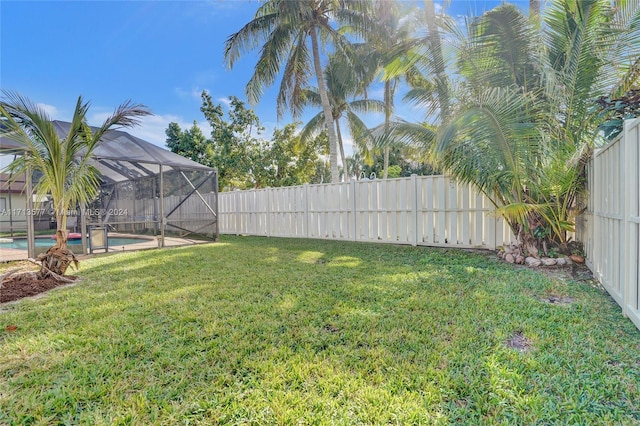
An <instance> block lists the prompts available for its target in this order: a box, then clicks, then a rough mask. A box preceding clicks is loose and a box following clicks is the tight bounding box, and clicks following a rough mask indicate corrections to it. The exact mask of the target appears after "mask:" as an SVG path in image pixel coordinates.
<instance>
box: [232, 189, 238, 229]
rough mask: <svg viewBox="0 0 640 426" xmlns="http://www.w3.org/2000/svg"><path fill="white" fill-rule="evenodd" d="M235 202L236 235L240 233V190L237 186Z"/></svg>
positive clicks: (234, 191)
mask: <svg viewBox="0 0 640 426" xmlns="http://www.w3.org/2000/svg"><path fill="white" fill-rule="evenodd" d="M233 204H235V206H236V208H235V214H234V215H233V216H234V217H235V221H234V222H235V223H236V224H235V228H236V235H240V223H239V221H240V191H239V190H238V189H237V188H236V189H234V190H233Z"/></svg>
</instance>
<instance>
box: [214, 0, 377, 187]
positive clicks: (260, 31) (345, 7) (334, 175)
mask: <svg viewBox="0 0 640 426" xmlns="http://www.w3.org/2000/svg"><path fill="white" fill-rule="evenodd" d="M365 6H366V2H362V1H345V0H299V1H290V0H267V1H266V2H265V3H264V4H263V5H262V6H261V7H260V8H259V9H258V11H257V12H256V16H255V18H254V19H253V20H252V21H251V22H249V23H248V24H246V25H245V26H244V27H242V28H241V29H240V31H238V32H237V33H235V34H232V35H231V36H230V37H229V38H228V39H227V41H226V45H225V53H224V57H225V60H226V61H227V63H228V65H229V66H230V67H233V65H234V64H235V62H236V61H237V60H238V58H239V57H240V55H241V54H242V53H244V52H246V51H251V50H254V49H255V48H256V47H257V46H259V45H261V44H262V47H261V49H260V57H259V59H258V62H257V64H256V66H255V71H254V74H253V76H252V77H251V79H250V80H249V82H248V83H247V86H246V93H247V97H248V99H249V102H251V103H253V104H255V103H257V102H258V101H259V99H260V97H261V96H262V92H263V89H264V87H266V86H270V85H271V84H273V83H274V81H275V80H276V78H277V77H278V75H279V73H280V70H281V68H282V66H283V65H284V70H283V75H282V81H281V84H280V89H279V93H278V97H277V112H278V116H279V117H280V116H282V114H283V112H284V109H285V108H289V109H290V110H291V112H292V114H293V116H294V117H297V116H298V115H299V113H300V112H301V108H302V102H303V98H302V96H301V95H302V93H303V89H304V88H305V87H307V86H308V84H307V83H308V81H309V77H310V75H311V74H312V68H313V73H314V74H315V78H316V81H317V84H318V94H319V95H320V100H321V105H322V110H323V113H324V121H325V126H326V129H327V132H328V135H329V163H330V166H331V181H332V182H338V179H339V173H338V140H337V136H336V132H335V129H334V128H333V125H332V122H331V117H332V114H331V103H330V100H329V96H328V94H327V88H326V86H325V82H324V79H323V78H322V63H321V59H320V40H329V41H330V42H331V43H332V45H333V47H334V49H336V50H337V51H344V50H345V49H347V47H348V42H347V40H346V38H345V37H344V36H343V35H342V34H341V33H340V32H338V31H337V30H336V29H334V28H333V27H332V20H336V21H338V22H343V23H346V24H349V26H350V28H351V29H352V30H353V31H355V32H360V31H362V26H361V25H362V23H361V22H359V21H358V17H359V16H361V14H360V13H354V10H357V9H363V8H364V7H365ZM308 40H310V41H311V52H310V51H309V46H308V45H307V41H308Z"/></svg>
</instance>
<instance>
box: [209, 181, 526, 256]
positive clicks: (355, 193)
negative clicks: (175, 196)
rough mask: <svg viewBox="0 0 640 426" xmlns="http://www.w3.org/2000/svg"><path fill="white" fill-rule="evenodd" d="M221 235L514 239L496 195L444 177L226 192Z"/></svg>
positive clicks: (417, 241) (456, 241)
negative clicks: (495, 209) (501, 215)
mask: <svg viewBox="0 0 640 426" xmlns="http://www.w3.org/2000/svg"><path fill="white" fill-rule="evenodd" d="M218 197H219V198H218V201H219V205H218V208H219V224H220V233H221V234H242V235H262V236H270V237H293V238H322V239H332V240H345V241H368V242H381V243H393V244H411V245H425V246H439V247H459V248H487V249H495V248H496V247H498V246H502V245H505V244H508V243H510V242H512V241H515V237H514V236H513V235H512V233H511V231H510V229H509V227H508V226H507V225H506V223H505V222H504V221H503V220H502V219H501V218H498V217H496V216H495V215H493V214H491V213H490V212H492V211H493V205H492V204H491V203H490V201H489V200H488V199H487V198H486V197H485V196H483V195H482V194H480V193H478V192H477V191H476V190H474V189H473V188H471V187H470V186H469V185H461V184H458V183H455V182H454V181H453V180H452V179H450V178H448V177H445V176H415V175H414V176H411V177H409V178H401V179H389V180H361V181H352V182H349V183H337V184H322V185H303V186H294V187H285V188H267V189H256V190H248V191H233V192H221V193H220V194H219V195H218Z"/></svg>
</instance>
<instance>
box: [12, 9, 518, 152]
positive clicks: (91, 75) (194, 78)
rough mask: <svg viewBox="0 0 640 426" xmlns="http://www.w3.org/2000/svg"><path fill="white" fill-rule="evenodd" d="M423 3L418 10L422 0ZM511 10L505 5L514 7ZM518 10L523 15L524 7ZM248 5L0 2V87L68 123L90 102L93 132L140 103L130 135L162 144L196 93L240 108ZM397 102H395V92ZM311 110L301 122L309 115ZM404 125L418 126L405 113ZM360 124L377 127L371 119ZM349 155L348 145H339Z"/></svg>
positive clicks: (266, 115)
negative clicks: (141, 115)
mask: <svg viewBox="0 0 640 426" xmlns="http://www.w3.org/2000/svg"><path fill="white" fill-rule="evenodd" d="M420 3H422V2H420ZM499 3H501V2H500V1H496V0H476V1H471V0H452V1H451V2H449V4H448V6H447V12H448V13H449V14H451V15H453V16H461V15H464V14H467V13H468V12H471V13H472V14H479V13H482V11H483V10H487V9H490V8H491V7H494V6H496V5H497V4H499ZM512 3H513V2H512ZM519 3H521V6H522V7H523V8H526V5H527V4H528V3H527V1H526V0H522V1H520V2H519ZM259 4H260V3H259V2H258V1H256V0H253V1H249V0H214V1H70V0H68V1H11V0H3V1H1V2H0V24H1V25H0V86H1V87H2V89H5V90H7V89H8V90H14V91H17V92H18V93H20V94H22V95H24V96H27V97H28V98H30V99H31V100H32V101H34V102H37V103H39V104H42V105H43V106H44V107H45V108H46V109H47V111H48V112H49V114H50V115H51V117H52V118H53V119H59V120H68V119H70V117H71V114H72V111H73V107H74V105H75V102H76V100H77V97H78V96H79V95H82V96H83V97H84V98H85V99H86V100H91V109H90V121H91V124H99V123H100V122H101V121H102V120H103V119H104V118H105V117H106V116H107V115H109V114H110V113H111V112H112V111H113V110H114V108H115V107H116V106H117V105H119V104H120V103H122V102H123V101H125V100H128V99H131V100H133V101H134V102H138V103H142V104H144V105H147V106H148V107H149V108H150V109H151V111H152V112H153V113H154V114H155V115H154V116H153V117H147V118H145V119H144V122H143V124H142V126H140V127H138V128H136V129H133V130H130V132H131V133H132V134H135V135H136V136H139V137H142V138H143V139H146V140H148V141H149V142H152V143H155V144H157V145H160V146H164V141H165V135H164V130H165V129H166V127H167V125H168V123H169V122H171V121H175V122H178V123H179V124H180V125H181V126H182V127H183V128H185V127H187V126H190V125H191V123H192V122H193V120H197V121H198V122H199V124H200V125H201V126H202V127H203V128H204V129H205V132H206V133H207V134H208V128H207V126H206V122H205V121H204V117H203V116H202V113H201V112H200V110H199V108H200V104H201V100H200V93H201V92H202V90H207V91H209V93H211V95H212V96H213V98H214V99H217V100H218V102H220V103H222V102H224V101H225V100H226V99H227V97H228V96H230V95H235V96H237V97H239V98H240V99H242V100H245V99H246V98H245V95H244V86H245V84H246V83H247V81H248V80H249V78H250V76H251V74H252V72H253V66H254V65H255V61H256V55H255V54H247V55H246V56H245V57H243V58H242V59H241V60H240V61H238V62H237V63H236V65H235V66H234V68H233V70H229V69H227V67H226V66H225V63H224V58H223V49H224V42H225V40H226V38H227V37H228V36H229V35H231V34H232V33H234V32H236V31H238V30H239V29H240V28H241V27H242V26H243V25H244V24H245V23H247V22H248V21H249V20H251V18H252V17H253V16H254V14H255V11H256V9H257V8H258V7H259ZM275 93H276V87H272V88H270V89H268V90H266V91H265V95H264V96H263V98H262V100H261V102H260V103H259V104H258V105H254V106H252V107H253V108H254V110H255V111H256V112H257V114H258V116H259V117H260V119H261V121H262V122H263V124H264V125H265V126H266V128H267V131H268V134H267V135H266V136H270V134H271V131H272V129H273V128H274V127H276V126H283V125H284V124H287V123H289V122H291V121H292V119H291V117H289V116H285V117H284V118H283V119H281V120H280V121H278V120H277V117H276V114H275ZM400 95H401V94H400ZM316 112H317V111H309V112H308V113H307V114H306V116H303V118H302V120H304V119H305V118H309V117H310V116H312V115H314V114H315V113H316ZM402 115H403V118H406V119H419V118H420V111H416V110H415V109H409V108H406V109H405V110H404V111H403V114H402ZM368 121H375V117H373V118H369V120H368ZM347 150H348V151H350V147H347Z"/></svg>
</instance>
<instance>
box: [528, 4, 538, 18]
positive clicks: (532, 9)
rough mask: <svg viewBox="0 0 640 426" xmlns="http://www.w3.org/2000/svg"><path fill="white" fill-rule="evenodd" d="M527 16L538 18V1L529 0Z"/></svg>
mask: <svg viewBox="0 0 640 426" xmlns="http://www.w3.org/2000/svg"><path fill="white" fill-rule="evenodd" d="M529 16H531V17H534V16H535V17H538V16H540V0H529Z"/></svg>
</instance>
